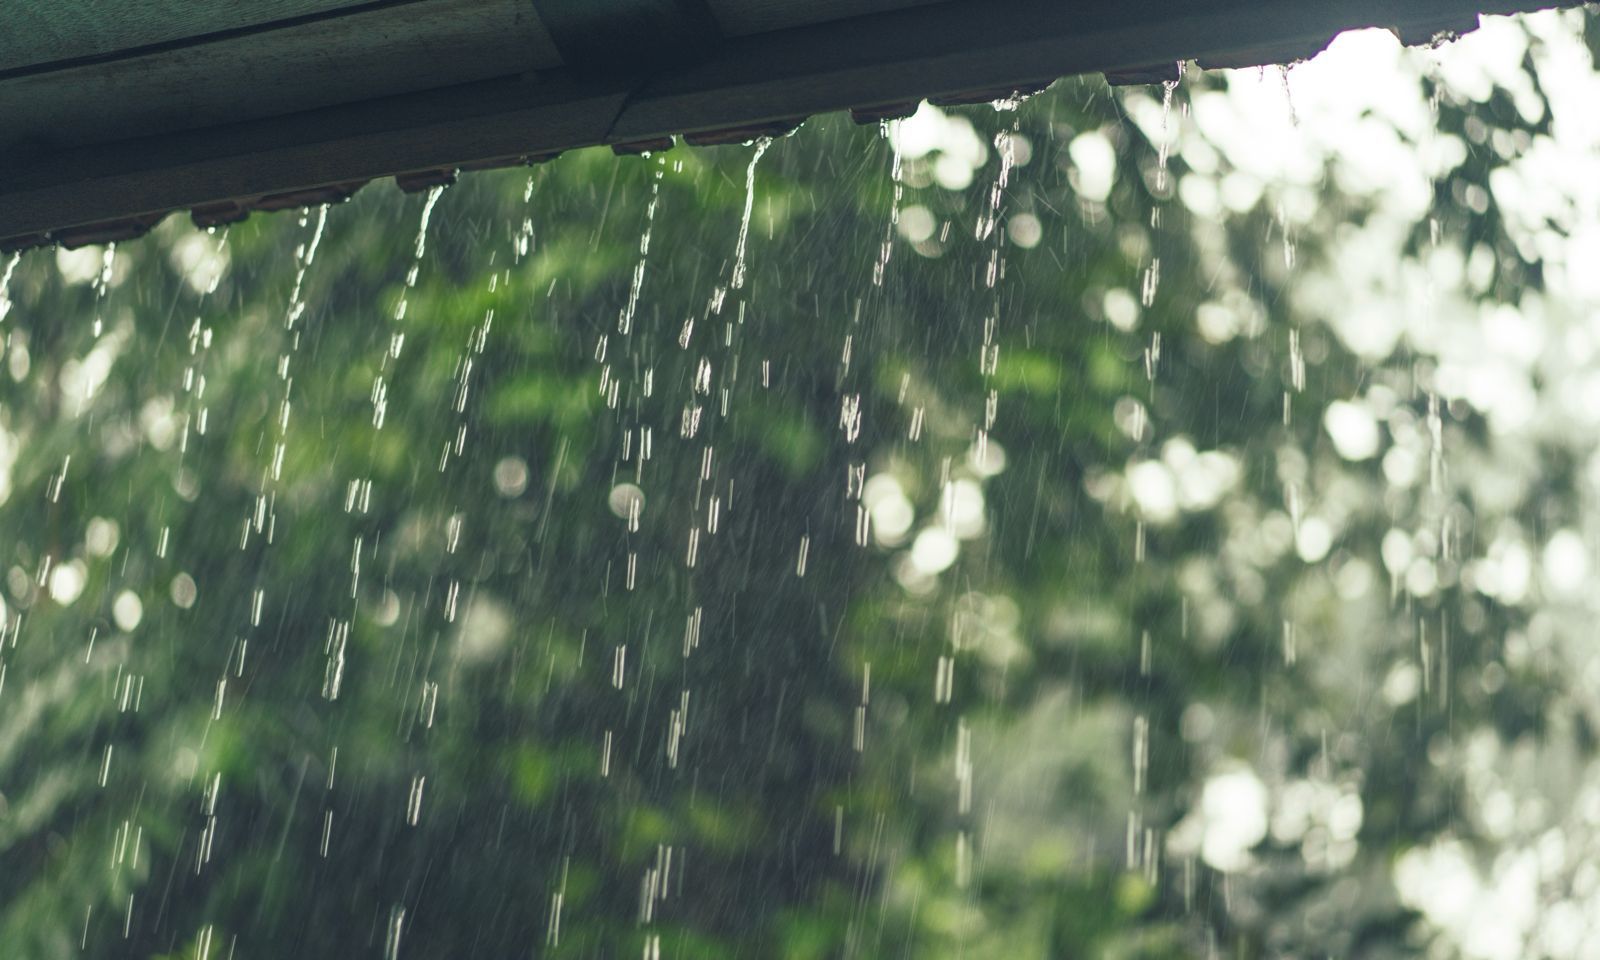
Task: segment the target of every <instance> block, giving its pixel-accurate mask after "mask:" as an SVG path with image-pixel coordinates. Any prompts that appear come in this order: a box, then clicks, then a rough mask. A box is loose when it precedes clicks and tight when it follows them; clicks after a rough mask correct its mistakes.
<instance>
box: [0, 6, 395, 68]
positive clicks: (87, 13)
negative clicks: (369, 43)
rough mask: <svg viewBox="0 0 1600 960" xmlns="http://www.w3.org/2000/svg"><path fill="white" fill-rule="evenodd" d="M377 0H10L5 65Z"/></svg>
mask: <svg viewBox="0 0 1600 960" xmlns="http://www.w3.org/2000/svg"><path fill="white" fill-rule="evenodd" d="M368 2H370V0H233V2H228V0H222V2H212V3H203V2H202V3H197V2H195V0H5V2H3V3H0V71H6V70H14V69H17V68H21V67H32V66H38V65H40V64H48V63H53V62H56V61H60V60H74V59H79V58H83V57H99V56H105V55H107V54H112V53H115V52H117V51H119V50H127V49H129V48H132V47H144V46H149V45H151V44H158V43H170V42H172V41H174V40H183V39H186V38H189V37H198V36H203V35H205V34H208V33H218V32H221V31H224V30H237V29H239V28H241V27H253V26H260V25H263V24H268V23H273V22H275V21H278V20H287V19H290V18H292V17H302V16H307V15H310V14H319V13H327V12H328V11H331V10H339V9H343V8H347V7H356V6H361V5H362V4H364V3H368Z"/></svg>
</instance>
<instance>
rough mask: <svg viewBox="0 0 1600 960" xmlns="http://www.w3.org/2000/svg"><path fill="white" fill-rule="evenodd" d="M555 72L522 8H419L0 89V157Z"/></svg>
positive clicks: (502, 2) (36, 77)
mask: <svg viewBox="0 0 1600 960" xmlns="http://www.w3.org/2000/svg"><path fill="white" fill-rule="evenodd" d="M553 62H555V53H554V49H553V47H551V46H550V43H549V39H548V37H546V36H545V35H544V32H543V28H542V26H541V25H540V24H539V21H538V20H537V18H535V17H534V15H533V12H532V10H531V8H530V6H529V5H528V4H527V3H526V0H419V2H415V3H410V4H407V5H405V6H404V7H401V8H384V9H372V10H365V11H361V12H357V13H352V14H349V15H346V16H341V17H336V18H333V19H329V20H324V21H319V22H314V23H305V24H299V25H296V26H292V27H285V28H281V29H273V30H267V31H264V32H261V33H252V34H250V35H248V36H242V37H231V38H229V39H226V40H221V41H218V42H214V43H204V44H199V45H196V46H193V47H186V48H184V49H183V50H181V51H175V52H174V51H165V52H160V53H152V54H146V55H143V56H136V57H131V58H126V59H115V60H108V61H105V62H102V63H92V64H88V65H83V66H77V67H73V68H71V69H68V70H60V71H51V72H48V73H39V74H30V75H27V76H22V77H16V78H13V79H10V80H6V81H3V82H0V117H4V118H5V121H4V123H0V152H7V151H10V152H17V153H19V154H39V153H42V152H47V151H51V150H59V149H62V148H66V147H72V146H78V145H82V144H86V143H98V142H105V141H108V140H119V139H123V138H130V137H138V136H142V135H146V134H149V133H152V132H168V131H177V130H185V129H192V128H194V127H199V126H209V125H216V124H227V123H234V122H238V121H242V120H253V119H257V118H260V117H269V116H277V115H280V114H285V113H293V112H298V111H303V110H308V109H315V108H318V107H324V106H329V105H332V104H337V103H348V102H352V101H358V100H366V99H371V98H374V97H381V96H388V95H393V94H399V93H410V92H414V91H421V90H428V89H433V88H436V87H445V86H449V85H452V84H458V83H466V82H470V81H473V80H484V79H488V78H490V77H497V76H506V75H510V74H518V73H522V72H525V71H528V70H533V69H536V68H539V67H542V66H549V65H551V64H552V63H553Z"/></svg>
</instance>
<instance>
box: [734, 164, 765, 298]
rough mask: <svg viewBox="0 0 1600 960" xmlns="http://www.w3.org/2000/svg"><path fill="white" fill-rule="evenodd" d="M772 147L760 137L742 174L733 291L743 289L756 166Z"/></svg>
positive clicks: (754, 191) (754, 196)
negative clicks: (740, 208)
mask: <svg viewBox="0 0 1600 960" xmlns="http://www.w3.org/2000/svg"><path fill="white" fill-rule="evenodd" d="M770 146H772V138H771V137H762V138H761V139H759V140H757V141H756V148H755V152H754V153H752V154H751V155H750V166H748V167H746V168H745V172H744V214H743V215H742V216H741V217H740V218H739V242H738V244H737V245H736V246H735V247H734V252H733V279H732V280H731V281H730V283H729V286H731V287H733V289H735V290H741V289H743V288H744V281H745V259H744V255H745V244H746V243H747V242H748V241H749V239H750V214H751V212H752V211H753V210H754V209H755V202H756V164H758V163H760V162H761V157H762V156H763V155H764V154H765V153H766V152H767V148H768V147H770Z"/></svg>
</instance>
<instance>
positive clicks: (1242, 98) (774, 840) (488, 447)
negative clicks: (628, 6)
mask: <svg viewBox="0 0 1600 960" xmlns="http://www.w3.org/2000/svg"><path fill="white" fill-rule="evenodd" d="M1595 29H1596V21H1595V19H1594V14H1592V13H1590V12H1588V11H1583V10H1567V11H1559V12H1556V11H1547V12H1544V13H1539V14H1530V15H1523V16H1518V17H1485V18H1484V19H1483V22H1482V24H1481V26H1480V27H1479V28H1478V29H1477V30H1474V31H1472V32H1469V33H1466V34H1464V35H1462V36H1461V37H1459V38H1455V39H1453V40H1450V41H1448V42H1443V41H1441V42H1439V43H1437V44H1433V45H1423V46H1412V47H1407V46H1404V45H1403V44H1402V43H1401V42H1400V41H1399V40H1398V39H1397V38H1396V37H1395V36H1394V35H1393V34H1391V33H1389V32H1387V31H1381V30H1365V31H1355V32H1350V33H1346V34H1342V35H1340V36H1339V37H1337V38H1336V39H1335V40H1334V41H1333V42H1332V43H1331V44H1330V46H1329V47H1328V48H1327V49H1326V50H1325V51H1324V52H1322V53H1321V54H1319V55H1318V56H1316V57H1315V58H1312V59H1310V60H1308V61H1304V62H1300V63H1296V64H1292V65H1289V66H1286V67H1283V68H1281V69H1280V68H1279V67H1277V66H1275V65H1274V66H1269V67H1265V68H1255V67H1249V68H1240V69H1202V68H1201V67H1200V66H1199V65H1197V64H1194V63H1183V64H1178V65H1177V68H1178V75H1179V77H1180V79H1178V80H1176V81H1167V82H1164V83H1163V82H1160V81H1157V82H1153V83H1149V84H1141V83H1135V84H1130V85H1117V86H1112V85H1108V84H1107V82H1106V80H1105V79H1104V78H1102V77H1099V76H1093V77H1087V76H1086V77H1068V78H1063V79H1060V80H1057V81H1056V82H1055V83H1054V84H1052V85H1051V86H1050V87H1049V88H1047V89H1044V90H1042V91H1040V92H1028V91H1020V90H1019V91H1013V93H1012V95H1009V96H1000V97H999V98H997V99H993V100H992V101H990V100H989V99H987V98H982V97H980V98H965V99H966V100H968V101H972V100H976V101H977V102H953V101H944V102H933V101H922V102H920V103H917V104H910V105H906V108H905V109H904V110H902V111H900V113H899V115H897V116H893V117H888V118H884V117H862V118H861V120H862V122H859V123H858V122H855V121H853V120H852V118H851V117H850V116H849V115H846V114H825V115H821V116H816V117H812V118H810V119H809V120H807V121H806V122H805V123H804V124H803V125H802V126H801V127H800V128H799V129H798V130H796V131H794V132H792V133H787V134H781V135H779V134H762V135H760V136H755V137H752V139H751V140H750V141H749V142H746V143H728V144H722V145H715V146H691V145H689V144H687V143H678V144H676V145H674V146H673V147H672V149H670V150H660V149H651V150H649V151H642V152H638V153H637V154H636V155H619V154H622V153H626V151H618V152H616V153H614V152H613V151H610V150H607V149H603V148H591V149H583V150H574V151H570V152H568V153H565V154H563V155H561V156H559V157H556V158H547V157H539V158H537V162H536V163H530V164H529V165H528V166H523V167H518V168H514V169H502V170H482V171H469V172H464V173H462V174H461V176H460V177H459V179H458V180H456V181H455V182H453V183H451V184H449V185H445V184H442V183H435V184H427V185H423V186H422V187H420V188H419V189H416V190H412V191H410V192H407V191H403V190H400V189H396V188H394V187H393V185H391V184H383V183H375V184H372V185H370V186H368V187H366V188H364V189H362V190H360V191H359V192H357V193H356V194H355V195H354V196H353V197H352V198H351V199H349V200H348V201H346V202H337V203H318V204H315V205H313V206H310V207H307V208H304V209H301V210H298V211H282V212H278V213H264V212H257V213H254V214H253V215H251V216H250V217H249V218H248V219H245V220H243V221H241V222H238V223H234V224H231V225H228V226H218V227H201V226H197V225H196V224H195V223H194V222H192V221H191V220H190V219H188V218H186V217H181V216H171V217H168V218H167V219H166V220H164V221H162V222H161V223H160V224H159V225H158V226H156V227H155V228H154V230H153V231H152V232H151V233H150V234H149V235H148V236H146V237H144V238H141V239H136V240H127V241H122V242H118V243H109V242H108V243H105V244H103V245H86V246H81V247H78V248H75V249H69V248H67V247H65V246H62V247H39V248H35V249H30V250H27V251H24V252H21V253H14V254H9V255H6V256H5V257H4V259H3V260H0V338H3V355H0V531H3V532H4V534H5V536H4V537H3V538H0V549H3V551H4V554H3V556H0V581H3V582H0V955H3V956H5V957H11V956H16V957H28V958H33V957H38V958H56V957H78V956H90V957H107V958H109V957H138V958H150V960H156V958H162V960H166V958H178V957H183V958H195V960H222V958H234V957H238V958H245V957H253V956H280V955H284V954H289V953H295V954H300V955H305V956H312V957H323V956H351V957H369V956H370V957H382V958H385V960H402V958H422V957H447V956H462V957H469V956H470V957H478V956H481V957H513V956H519V957H525V956H532V957H554V958H559V957H634V956H639V957H644V958H646V960H652V958H702V957H734V956H751V957H765V956H774V957H776V956H783V957H797V958H803V957H816V958H821V957H839V958H868V957H880V956H881V957H891V956H916V957H924V956H926V957H952V958H954V957H962V958H1017V957H1080V956H1082V957H1090V956H1095V957H1099V956H1104V957H1266V956H1274V957H1279V956H1281V957H1296V956H1350V957H1357V956H1360V957H1398V956H1464V957H1471V958H1483V960H1500V958H1515V957H1524V956H1541V957H1552V958H1581V957H1589V956H1594V955H1595V954H1596V951H1597V950H1600V925H1597V923H1596V921H1595V919H1594V918H1595V917H1600V868H1597V867H1596V863H1597V862H1600V860H1597V858H1600V743H1597V742H1596V738H1595V736H1594V729H1595V725H1596V724H1597V723H1600V650H1597V649H1596V648H1595V645H1594V644H1593V643H1592V642H1591V638H1590V634H1589V633H1588V630H1589V629H1590V624H1591V623H1592V622H1593V619H1594V616H1595V614H1596V612H1600V611H1597V604H1600V594H1597V592H1596V591H1593V590H1590V589H1589V587H1590V586H1591V585H1592V583H1593V581H1594V577H1595V575H1596V567H1597V564H1596V560H1595V555H1596V550H1597V548H1600V511H1595V510H1591V509H1590V508H1591V507H1595V506H1596V505H1597V504H1600V440H1597V439H1596V438H1597V436H1600V434H1597V433H1596V429H1597V427H1600V327H1597V326H1596V323H1595V320H1594V318H1595V317H1596V316H1600V281H1597V280H1596V279H1595V277H1596V274H1595V272H1594V270H1593V269H1592V264H1593V261H1594V259H1595V256H1596V254H1597V253H1600V215H1597V213H1596V211H1597V210H1600V206H1597V201H1600V192H1597V188H1596V184H1600V165H1597V162H1596V160H1595V157H1596V156H1600V153H1597V150H1600V126H1597V125H1596V124H1595V123H1594V122H1593V120H1592V119H1591V117H1592V113H1593V110H1592V104H1593V103H1594V102H1596V98H1597V97H1600V69H1597V65H1596V62H1595V58H1594V55H1593V53H1592V50H1591V46H1590V41H1589V38H1590V37H1591V36H1592V35H1593V34H1594V32H1595ZM958 99H961V98H958Z"/></svg>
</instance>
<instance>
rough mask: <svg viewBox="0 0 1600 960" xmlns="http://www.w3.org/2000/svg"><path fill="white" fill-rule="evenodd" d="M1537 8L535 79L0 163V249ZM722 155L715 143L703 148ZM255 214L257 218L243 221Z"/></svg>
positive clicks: (1372, 4)
mask: <svg viewBox="0 0 1600 960" xmlns="http://www.w3.org/2000/svg"><path fill="white" fill-rule="evenodd" d="M1549 5H1550V3H1548V2H1540V0H1497V2H1490V3H1488V4H1485V3H1484V2H1482V0H1479V2H1476V3H1474V2H1472V0H1410V2H1404V3H1400V2H1394V0H1321V2H1318V3H1314V4H1312V3H1304V4H1302V3H1288V2H1283V0H1097V2H1087V0H1082V2H1076V3H1066V2H1063V0H959V2H950V3H944V4H936V5H932V6H922V7H915V8H910V9H905V10H898V11H891V12H886V13H881V14H874V15H871V16H864V17H859V18H855V19H853V20H848V21H839V22H834V23H827V24H821V25H817V26H813V27H805V28H797V29H794V30H787V31H782V32H779V33H773V34H766V35H759V36H752V37H746V38H740V39H734V40H728V41H725V42H723V43H722V44H720V45H719V46H718V47H717V48H716V50H715V51H714V52H713V53H712V54H710V55H709V56H705V57H702V58H700V59H699V60H697V61H694V62H690V63H687V64H682V65H679V66H675V67H671V68H660V69H657V70H653V71H651V72H649V73H647V74H644V75H639V74H637V73H629V72H622V71H619V72H616V73H602V74H598V75H595V74H580V73H577V72H574V71H572V70H565V69H564V70H557V71H544V72H539V73H535V74H530V75H525V76H521V77H505V78H501V79H497V80H486V81H481V82H475V83H469V84H462V85H460V86H456V87H450V88H445V89H438V90H429V91H426V92H423V93H414V94H408V95H404V96H395V97H387V98H382V99H378V100H371V101H366V102H363V103H357V104H346V105H341V106H334V107H325V108H322V109H318V110H310V111H305V112H301V113H296V114H291V115H288V116H280V117H273V118H268V119H260V120H249V121H244V122H240V123H235V124H229V125H226V126H217V127H211V128H207V129H203V130H191V131H183V132H176V133H169V134H163V135H157V136H150V137H145V138H141V139H138V140H128V141H121V142H118V143H116V144H114V145H98V144H97V145H91V146H85V147H77V148H71V149H66V150H61V151H57V152H54V153H52V154H49V155H44V156H39V157H34V158H28V159H25V160H20V159H19V160H11V159H10V158H5V159H0V240H3V238H6V237H16V236H20V235H31V234H39V233H42V232H46V231H51V230H60V229H62V228H65V227H72V226H81V225H85V224H91V223H96V222H98V221H107V220H116V219H119V218H132V217H147V216H149V215H151V214H154V213H159V212H161V211H164V210H171V209H188V208H191V207H194V206H196V205H200V204H213V203H216V202H218V201H225V200H231V199H235V198H244V199H245V200H246V201H248V200H249V199H250V198H253V197H260V196H261V195H264V194H283V193H294V192H298V191H304V190H308V189H314V188H319V187H324V186H329V185H336V184H343V183H348V182H352V181H359V180H367V179H373V178H378V177H385V176H391V175H393V174H396V173H403V172H407V171H421V170H431V169H435V168H449V167H458V166H468V165H480V166H481V165H484V164H485V163H494V162H503V161H508V160H515V159H516V158H519V157H523V156H528V155H534V154H537V155H548V154H550V153H553V152H558V151H561V150H566V149H571V148H574V147H583V146H591V145H609V144H625V143H638V142H649V141H652V140H659V139H660V138H662V137H667V136H672V135H679V134H685V133H706V132H715V131H719V130H731V129H744V128H749V129H755V128H759V127H761V126H762V125H764V124H771V123H776V122H780V121H789V120H792V118H796V117H804V116H808V115H811V114H815V113H820V112H827V111H835V110H840V109H846V108H867V109H864V110H862V111H861V112H862V114H863V115H866V116H871V115H873V113H874V111H873V109H872V108H874V107H877V106H879V105H895V108H896V109H898V105H901V104H904V103H906V102H911V101H916V100H918V99H921V98H924V97H937V96H945V95H954V94H960V93H962V92H964V91H972V90H982V91H988V90H1005V89H1009V88H1011V87H1015V86H1023V85H1029V84H1037V83H1040V82H1048V81H1050V80H1053V79H1055V78H1057V77H1060V76H1063V75H1069V74H1077V73H1085V72H1090V71H1118V70H1128V69H1134V68H1144V67H1148V65H1150V64H1153V63H1159V62H1161V61H1164V60H1178V59H1200V60H1201V61H1202V62H1205V61H1207V60H1218V59H1221V60H1226V58H1228V57H1230V56H1231V57H1233V58H1234V59H1235V60H1237V59H1238V58H1239V57H1240V56H1241V53H1240V52H1241V51H1252V50H1272V51H1277V52H1279V53H1280V54H1281V53H1282V52H1283V51H1290V52H1293V51H1295V50H1302V51H1304V52H1305V53H1307V54H1309V53H1311V52H1314V51H1315V50H1317V49H1320V47H1321V46H1322V45H1323V44H1325V43H1326V42H1327V40H1328V39H1329V38H1331V37H1332V36H1333V35H1334V34H1335V33H1336V32H1338V31H1339V30H1341V29H1346V28H1351V27H1359V26H1391V27H1398V28H1401V29H1403V30H1404V31H1405V32H1406V33H1407V34H1409V35H1410V36H1412V37H1414V38H1415V37H1419V36H1421V37H1425V36H1428V35H1430V34H1431V28H1430V24H1435V25H1445V26H1447V25H1451V24H1459V23H1461V22H1462V17H1463V14H1464V13H1468V12H1470V11H1471V10H1473V9H1474V8H1477V9H1483V8H1485V7H1487V8H1488V9H1489V10H1490V12H1512V11H1516V10H1521V9H1524V8H1537V7H1540V6H1549ZM703 139H705V140H707V141H716V140H718V139H719V138H718V137H716V136H714V135H712V136H708V137H705V138H703ZM246 206H248V203H246Z"/></svg>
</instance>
